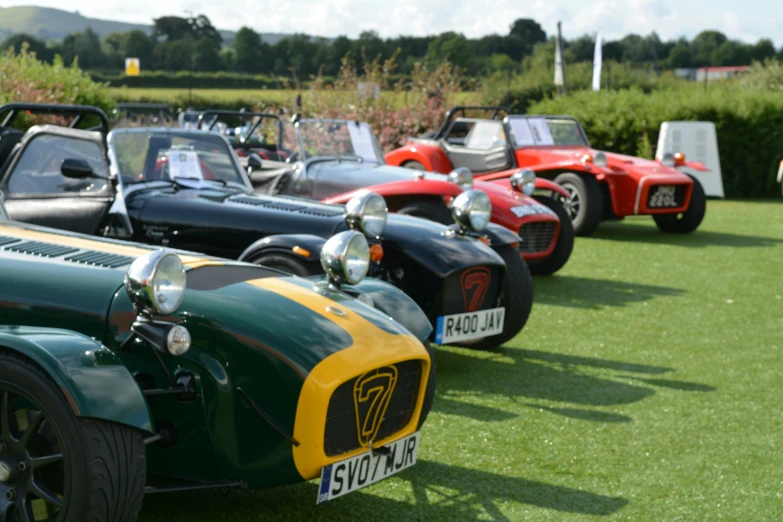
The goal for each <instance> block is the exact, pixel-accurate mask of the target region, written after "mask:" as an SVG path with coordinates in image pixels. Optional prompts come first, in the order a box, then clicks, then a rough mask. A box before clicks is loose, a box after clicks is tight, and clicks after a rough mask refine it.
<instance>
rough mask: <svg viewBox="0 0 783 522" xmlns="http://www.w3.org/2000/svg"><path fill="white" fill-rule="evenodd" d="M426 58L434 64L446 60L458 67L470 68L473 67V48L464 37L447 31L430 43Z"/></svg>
mask: <svg viewBox="0 0 783 522" xmlns="http://www.w3.org/2000/svg"><path fill="white" fill-rule="evenodd" d="M427 58H428V59H429V60H430V61H431V62H433V63H436V64H437V63H442V62H445V61H447V60H448V61H450V62H451V63H453V64H454V65H457V66H458V67H463V68H470V67H471V66H472V65H473V47H472V46H471V45H470V42H468V39H467V38H465V35H463V34H461V33H455V32H452V31H449V32H445V33H442V34H440V35H439V36H438V37H437V38H435V39H434V40H433V41H432V42H430V45H429V47H428V48H427Z"/></svg>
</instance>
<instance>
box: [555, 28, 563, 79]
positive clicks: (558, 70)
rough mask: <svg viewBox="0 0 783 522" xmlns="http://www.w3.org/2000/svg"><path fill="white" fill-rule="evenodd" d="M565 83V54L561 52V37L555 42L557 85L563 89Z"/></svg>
mask: <svg viewBox="0 0 783 522" xmlns="http://www.w3.org/2000/svg"><path fill="white" fill-rule="evenodd" d="M564 84H565V82H564V81H563V54H562V53H561V52H560V37H558V38H557V40H555V85H556V86H557V87H562V86H563V85H564Z"/></svg>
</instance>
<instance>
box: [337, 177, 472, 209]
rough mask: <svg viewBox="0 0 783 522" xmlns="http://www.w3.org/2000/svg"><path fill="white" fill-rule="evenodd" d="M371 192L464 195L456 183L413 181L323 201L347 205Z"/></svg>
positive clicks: (369, 188)
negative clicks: (363, 193) (360, 195)
mask: <svg viewBox="0 0 783 522" xmlns="http://www.w3.org/2000/svg"><path fill="white" fill-rule="evenodd" d="M364 190H370V191H372V192H375V193H376V194H379V195H381V196H383V197H385V198H387V197H395V196H442V197H456V196H458V195H460V194H461V193H462V189H461V188H460V187H459V186H457V185H455V184H454V183H449V182H448V181H443V180H438V179H427V178H423V179H412V180H403V181H390V182H388V183H380V184H378V185H372V186H369V187H364V188H362V189H359V190H354V191H352V192H347V193H345V194H339V195H337V196H333V197H331V198H329V199H325V200H323V202H324V203H332V204H345V203H347V202H348V200H350V199H351V198H352V197H354V196H355V195H356V194H357V193H359V192H361V191H364Z"/></svg>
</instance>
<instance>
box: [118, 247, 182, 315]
mask: <svg viewBox="0 0 783 522" xmlns="http://www.w3.org/2000/svg"><path fill="white" fill-rule="evenodd" d="M161 277H168V279H166V280H161V279H160V278H161ZM159 284H166V285H169V286H171V288H169V289H168V290H167V289H162V288H160V287H159V286H158V285H159ZM186 288H187V276H186V274H185V265H183V264H182V260H181V259H180V257H179V256H178V255H177V254H176V253H174V252H173V251H171V250H167V249H158V250H153V251H152V252H149V253H147V254H144V255H143V256H140V257H138V258H136V259H135V260H134V261H133V263H131V265H130V266H129V267H128V270H127V272H126V273H125V291H126V292H127V293H128V297H130V300H131V302H132V303H133V307H134V309H135V310H136V312H137V313H138V314H139V315H142V316H147V317H151V316H155V315H162V316H166V315H171V314H173V313H174V312H176V311H177V310H178V309H179V307H180V305H182V301H183V299H184V298H185V290H186Z"/></svg>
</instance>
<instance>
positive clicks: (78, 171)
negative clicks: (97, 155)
mask: <svg viewBox="0 0 783 522" xmlns="http://www.w3.org/2000/svg"><path fill="white" fill-rule="evenodd" d="M60 172H62V174H63V176H65V177H66V178H73V179H87V178H91V177H93V176H94V173H93V171H92V167H90V164H89V163H87V162H86V161H85V160H83V159H75V158H68V159H65V160H63V163H62V165H61V166H60Z"/></svg>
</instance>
